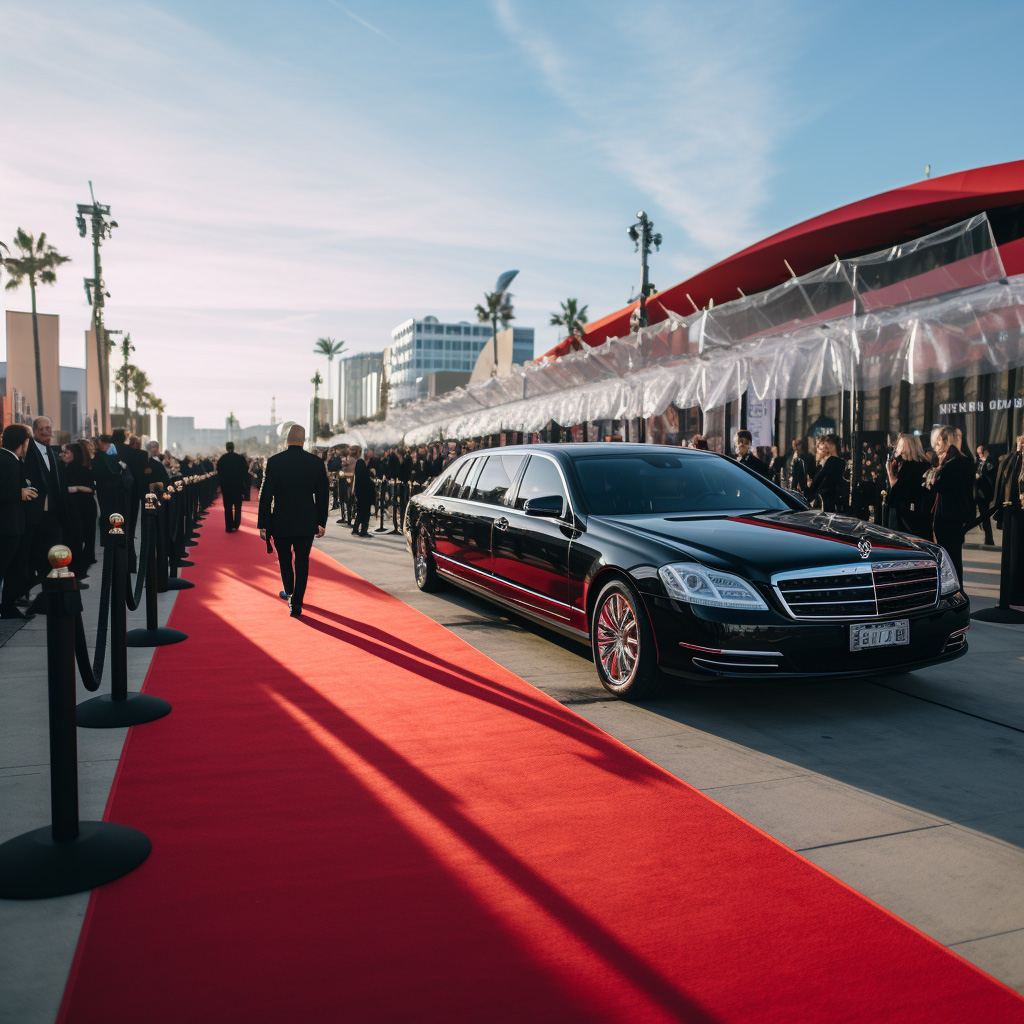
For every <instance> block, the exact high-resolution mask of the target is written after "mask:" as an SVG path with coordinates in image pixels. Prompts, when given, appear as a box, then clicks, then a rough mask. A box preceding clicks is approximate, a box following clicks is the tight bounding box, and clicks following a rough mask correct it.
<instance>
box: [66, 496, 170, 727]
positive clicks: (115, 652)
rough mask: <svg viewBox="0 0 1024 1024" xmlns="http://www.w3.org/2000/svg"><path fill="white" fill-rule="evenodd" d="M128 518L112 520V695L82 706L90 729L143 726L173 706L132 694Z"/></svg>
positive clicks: (80, 713)
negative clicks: (129, 686) (130, 685)
mask: <svg viewBox="0 0 1024 1024" xmlns="http://www.w3.org/2000/svg"><path fill="white" fill-rule="evenodd" d="M123 526H124V516H122V515H119V514H117V513H116V512H115V513H114V515H112V516H111V517H110V527H111V528H110V533H109V535H108V538H109V543H110V544H111V546H112V548H113V551H112V555H113V559H114V564H113V577H112V579H111V586H110V694H109V696H108V695H104V696H102V697H93V698H92V699H91V700H87V701H83V702H82V703H81V704H79V705H78V711H77V716H78V724H79V725H81V726H84V727H85V728H87V729H117V728H121V727H123V726H127V725H143V724H144V723H146V722H153V721H156V719H158V718H163V717H164V715H166V714H169V713H170V710H171V705H170V704H169V703H168V702H167V701H165V700H163V699H161V698H160V697H154V696H152V695H151V694H148V693H136V692H131V693H129V692H128V602H127V594H126V587H127V582H128V572H127V562H126V560H125V553H126V548H125V545H126V542H127V538H126V537H125V534H124V530H123V529H122V527H123Z"/></svg>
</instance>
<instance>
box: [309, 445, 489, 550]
mask: <svg viewBox="0 0 1024 1024" xmlns="http://www.w3.org/2000/svg"><path fill="white" fill-rule="evenodd" d="M472 447H473V442H472V441H467V442H465V444H464V445H460V446H456V445H455V444H454V443H451V444H443V445H442V444H435V445H430V446H428V445H419V446H418V447H411V448H406V447H405V446H404V445H395V446H393V447H389V448H385V449H382V450H381V451H380V452H379V453H378V452H376V451H374V449H372V448H366V449H365V450H364V449H363V448H362V447H361V446H360V445H335V446H334V447H332V448H328V449H322V450H318V454H319V456H320V457H321V458H322V459H323V461H324V464H325V467H326V470H327V477H328V482H329V484H330V493H331V510H332V511H337V512H339V513H340V518H339V519H338V520H337V523H338V525H347V526H350V527H351V529H352V533H353V535H354V536H356V537H368V536H369V534H370V530H369V524H370V519H371V517H373V516H377V517H378V518H380V520H381V522H382V523H383V521H384V519H385V518H386V517H387V515H388V514H390V518H391V530H390V532H391V533H401V532H402V524H403V523H404V522H405V510H406V506H407V505H408V504H409V499H410V498H411V497H412V496H413V495H414V494H419V493H420V491H422V490H423V488H424V487H426V486H427V484H428V483H429V482H430V481H431V480H432V479H433V478H434V477H435V476H437V475H438V474H439V473H440V472H441V471H442V470H443V469H444V468H445V466H447V465H448V463H449V462H451V461H452V459H454V458H455V457H456V453H457V452H459V453H461V452H462V451H469V450H471V449H472ZM382 513H383V515H382ZM377 529H378V532H379V530H380V527H378V528H377Z"/></svg>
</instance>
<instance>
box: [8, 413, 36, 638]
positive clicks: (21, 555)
mask: <svg viewBox="0 0 1024 1024" xmlns="http://www.w3.org/2000/svg"><path fill="white" fill-rule="evenodd" d="M31 440H32V432H31V431H30V430H29V429H28V427H26V426H25V425H24V424H23V423H12V424H11V425H10V426H8V427H4V432H3V437H2V439H0V619H31V618H33V617H34V616H32V615H26V614H25V613H24V612H22V611H21V610H20V609H18V608H17V607H15V604H14V602H15V601H16V600H17V599H18V598H19V597H21V596H22V595H23V594H25V593H26V592H27V590H28V583H29V577H28V549H27V544H26V538H27V536H28V534H27V532H26V530H25V505H26V502H29V501H33V500H34V499H36V498H38V497H39V494H38V492H37V491H36V489H35V488H34V487H32V486H31V485H30V484H29V481H28V478H27V476H26V475H25V462H24V459H25V455H26V453H27V452H28V446H29V442H30V441H31Z"/></svg>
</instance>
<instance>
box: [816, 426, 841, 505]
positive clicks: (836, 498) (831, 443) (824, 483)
mask: <svg viewBox="0 0 1024 1024" xmlns="http://www.w3.org/2000/svg"><path fill="white" fill-rule="evenodd" d="M836 440H837V438H836V437H835V435H834V434H827V435H826V436H825V437H822V438H819V440H818V443H817V445H816V446H815V449H814V458H815V461H816V462H817V463H818V472H817V473H815V474H814V479H813V480H812V481H811V483H810V486H809V487H808V488H807V500H808V501H809V502H811V504H812V505H813V504H814V501H815V499H820V501H821V508H822V511H824V512H839V511H840V509H841V508H842V503H843V502H842V499H843V470H844V469H845V463H844V462H843V460H842V459H841V458H839V455H838V454H837V444H836Z"/></svg>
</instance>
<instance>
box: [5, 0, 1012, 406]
mask: <svg viewBox="0 0 1024 1024" xmlns="http://www.w3.org/2000/svg"><path fill="white" fill-rule="evenodd" d="M1022 30H1024V5H1021V4H1019V3H1016V4H1011V3H994V2H991V3H984V2H982V3H975V4H973V5H971V6H970V7H968V6H967V5H962V4H951V3H917V2H902V3H901V2H898V0H897V2H890V3H876V2H862V3H858V4H854V3H848V2H832V3H829V4H820V3H819V4H811V3H807V2H803V0H801V2H787V0H777V2H773V3H751V2H734V3H730V2H725V3H716V4H713V5H712V4H707V3H703V4H702V3H688V2H676V3H668V2H657V0H634V2H632V3H628V4H622V3H612V2H606V0H591V2H587V3H583V2H577V0H568V2H564V0H563V2H562V3H558V4H552V3H541V2H537V0H477V2H468V0H460V2H443V0H438V2H434V3H431V4H424V3H409V2H390V0H377V2H375V3H373V4H370V3H367V2H364V0H351V2H344V3H343V2H342V0H301V2H297V3H291V4H289V5H281V4H269V3H265V2H263V0H246V2H242V0H215V2H212V3H211V2H209V0H208V2H205V3H199V2H192V0H182V2H176V3H171V2H166V3H139V2H122V0H100V2H98V3H90V4H88V5H83V4H81V3H70V2H65V0H51V2H49V3H47V4H46V5H40V4H36V3H28V2H21V0H7V2H6V3H4V4H3V6H2V7H0V66H2V67H3V68H4V75H3V77H4V82H5V103H4V104H3V107H2V110H0V138H2V139H3V143H4V144H3V145H2V146H0V237H3V238H5V239H7V240H9V239H10V238H11V237H12V236H13V234H14V230H15V228H16V227H18V226H19V225H20V226H23V227H25V228H26V229H27V230H30V231H36V232H38V231H40V230H45V231H47V233H48V235H49V237H50V240H51V241H52V242H54V243H55V244H56V245H57V246H58V248H59V249H60V250H61V251H62V252H64V253H65V254H67V255H70V256H72V257H73V259H74V263H72V264H69V265H68V266H67V267H65V268H64V270H63V272H62V274H61V277H60V281H59V283H58V285H57V286H56V287H55V288H52V289H48V290H47V291H45V292H44V293H43V294H42V296H41V303H40V308H41V309H42V310H44V311H46V312H56V313H60V314H61V317H62V339H63V353H62V357H63V361H64V362H67V363H77V364H81V363H82V362H83V359H84V356H83V354H82V352H83V346H82V342H81V338H82V332H83V331H84V330H85V328H86V327H87V325H88V308H87V307H86V305H85V297H84V292H83V290H82V285H81V278H82V277H83V276H84V275H85V274H86V273H88V272H90V253H89V247H88V244H87V243H86V241H85V240H82V239H79V237H78V234H77V231H76V229H75V224H74V215H75V204H76V203H78V202H84V201H87V198H88V185H87V182H88V180H89V179H92V180H93V182H94V183H95V187H96V194H97V197H98V198H99V200H100V201H101V202H104V203H109V204H110V205H111V207H112V208H113V216H114V217H115V218H116V219H117V220H118V221H119V223H120V225H121V227H120V228H119V230H118V231H117V232H116V234H115V237H114V239H113V240H112V241H111V242H109V243H108V244H107V246H106V247H105V250H104V255H105V272H106V279H107V285H108V289H109V290H110V292H111V293H112V298H111V300H110V305H109V307H108V324H109V325H110V326H111V327H117V328H122V329H127V330H130V331H131V332H132V338H133V340H134V341H135V343H136V345H137V353H136V361H137V362H138V363H139V364H140V365H142V366H143V367H144V368H145V369H146V370H147V371H148V372H149V374H150V376H151V378H152V379H153V381H154V390H155V391H156V393H158V394H159V395H160V396H161V397H163V398H164V399H165V401H166V402H167V404H168V407H169V411H170V412H172V413H174V414H178V415H195V416H196V418H197V423H198V424H199V425H206V426H214V425H220V424H223V420H224V417H225V416H226V415H227V413H228V411H234V413H235V414H236V415H237V416H238V417H239V418H240V419H241V420H242V421H243V423H251V422H261V421H265V420H266V419H267V416H268V415H269V406H270V396H271V395H272V394H275V395H276V396H277V405H278V412H279V415H282V416H285V417H294V418H302V416H303V410H304V409H305V406H306V402H307V400H308V397H309V393H310V390H311V389H310V385H309V383H308V381H309V378H310V377H311V376H312V373H313V371H314V370H315V369H316V368H317V367H318V366H319V367H321V369H322V367H323V363H322V361H318V360H317V358H316V357H315V356H314V355H313V354H312V348H313V344H314V342H315V339H316V338H317V337H318V336H321V335H330V336H333V337H335V338H341V339H345V340H346V341H347V343H348V345H347V347H348V351H350V352H355V351H364V350H373V349H381V348H383V347H384V346H385V345H386V344H388V342H389V340H390V334H389V332H390V329H391V328H392V327H393V326H395V325H396V324H398V323H400V322H401V321H402V320H404V319H406V318H408V317H409V316H422V315H425V314H427V313H433V314H435V315H437V316H439V317H441V318H443V319H444V318H452V319H472V309H473V306H474V305H475V304H476V303H477V302H478V301H480V298H481V296H482V293H483V292H484V291H485V290H489V289H490V288H491V287H492V286H493V283H494V280H495V278H496V277H497V275H498V274H499V273H500V272H501V271H503V270H505V269H508V268H517V269H519V271H520V276H519V278H518V279H517V281H516V283H515V286H514V289H513V291H514V295H515V303H516V308H517V315H518V320H517V322H518V323H520V324H522V325H525V326H533V327H535V328H536V331H537V353H538V354H540V353H541V352H543V351H544V350H545V349H547V348H549V347H550V346H551V345H552V344H554V343H555V341H556V340H557V334H556V329H555V328H552V327H549V326H547V321H548V317H549V315H550V312H551V311H552V310H554V309H556V308H557V307H558V303H559V301H560V300H562V299H564V298H566V297H567V296H575V297H577V298H579V300H580V302H581V303H587V304H588V305H589V307H590V314H591V317H592V318H596V317H599V316H602V315H604V314H605V313H608V312H611V311H613V310H614V309H617V308H619V307H620V306H622V305H624V304H625V302H626V300H627V299H628V298H629V296H630V294H631V292H632V291H633V290H635V289H636V287H637V284H638V278H639V270H638V258H637V256H636V255H635V253H634V252H633V247H632V245H631V244H630V242H629V240H628V239H627V237H626V234H625V229H626V227H627V226H628V225H629V224H630V223H631V221H632V219H633V215H634V214H635V212H636V211H637V210H639V209H641V208H643V209H646V210H647V212H648V213H649V214H650V215H651V216H652V217H653V219H654V221H655V223H656V226H657V228H658V230H660V231H661V232H662V234H663V235H664V238H665V245H664V246H663V248H662V250H661V252H660V253H658V254H656V255H655V257H654V262H653V267H652V278H653V280H654V281H655V283H657V284H658V285H659V286H660V287H666V286H668V285H670V284H672V283H675V282H676V281H679V280H682V279H683V278H684V277H686V276H687V275H688V274H689V273H691V272H693V271H696V270H699V269H701V268H702V267H705V266H707V265H709V264H710V263H712V262H715V261H716V260H718V259H720V258H722V257H724V256H727V255H729V254H730V253H731V252H734V251H736V250H738V249H740V248H743V247H744V246H746V245H748V244H750V243H752V242H754V241H757V240H758V239H759V238H762V237H764V236H765V235H768V234H771V233H772V232H775V231H777V230H780V229H782V228H784V227H787V226H788V225H790V224H793V223H795V222H797V221H799V220H803V219H806V218H808V217H812V216H815V215H816V214H819V213H822V212H824V211H826V210H829V209H832V208H834V207H836V206H839V205H842V204H844V203H847V202H851V201H853V200H856V199H859V198H862V197H864V196H868V195H872V194H874V193H877V192H881V191H884V190H886V189H890V188H895V187H898V186H900V185H903V184H906V183H908V182H911V181H914V180H917V179H919V178H921V177H923V175H924V167H925V165H926V164H928V163H930V164H931V165H932V174H933V176H937V175H940V174H945V173H950V172H953V171H957V170H963V169H965V168H969V167H977V166H982V165H985V164H991V163H998V162H1001V161H1004V160H1012V159H1017V158H1019V157H1021V156H1022V155H1024V154H1022V152H1021V145H1022V144H1021V141H1020V140H1021V138H1022V137H1024V133H1022V131H1021V129H1022V125H1021V120H1022V119H1021V115H1020V110H1021V103H1020V93H1021V85H1022V81H1021V79H1022V74H1021V71H1020V62H1019V55H1018V52H1017V51H1018V50H1019V42H1018V41H1019V39H1020V38H1021V35H1022ZM5 299H6V300H7V302H6V305H7V308H14V309H26V308H28V295H27V293H26V294H24V295H22V294H20V293H10V292H8V293H6V294H5Z"/></svg>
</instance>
